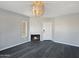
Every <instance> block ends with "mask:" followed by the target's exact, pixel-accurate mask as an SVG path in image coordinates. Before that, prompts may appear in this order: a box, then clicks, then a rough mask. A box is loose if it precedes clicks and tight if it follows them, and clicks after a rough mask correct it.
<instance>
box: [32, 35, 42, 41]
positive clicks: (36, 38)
mask: <svg viewBox="0 0 79 59" xmlns="http://www.w3.org/2000/svg"><path fill="white" fill-rule="evenodd" d="M31 41H40V34H31Z"/></svg>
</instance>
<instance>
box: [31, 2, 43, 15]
mask: <svg viewBox="0 0 79 59" xmlns="http://www.w3.org/2000/svg"><path fill="white" fill-rule="evenodd" d="M32 13H33V15H34V16H42V15H43V14H44V3H43V1H34V2H33V5H32Z"/></svg>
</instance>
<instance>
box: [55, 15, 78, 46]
mask: <svg viewBox="0 0 79 59" xmlns="http://www.w3.org/2000/svg"><path fill="white" fill-rule="evenodd" d="M54 41H56V42H60V43H64V44H69V45H73V46H78V47H79V14H70V15H64V16H60V17H56V18H55V32H54Z"/></svg>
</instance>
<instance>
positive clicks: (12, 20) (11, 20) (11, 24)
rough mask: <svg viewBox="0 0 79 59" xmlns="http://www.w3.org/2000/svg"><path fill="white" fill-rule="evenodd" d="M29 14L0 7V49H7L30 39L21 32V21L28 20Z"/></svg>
mask: <svg viewBox="0 0 79 59" xmlns="http://www.w3.org/2000/svg"><path fill="white" fill-rule="evenodd" d="M28 19H29V18H28V17H27V16H23V15H20V14H17V13H14V12H10V11H6V10H3V9H0V50H3V49H7V48H10V47H13V46H16V45H19V44H22V43H24V42H27V41H28V37H27V38H25V39H23V38H22V37H21V33H20V29H21V27H20V23H21V21H23V20H26V21H28Z"/></svg>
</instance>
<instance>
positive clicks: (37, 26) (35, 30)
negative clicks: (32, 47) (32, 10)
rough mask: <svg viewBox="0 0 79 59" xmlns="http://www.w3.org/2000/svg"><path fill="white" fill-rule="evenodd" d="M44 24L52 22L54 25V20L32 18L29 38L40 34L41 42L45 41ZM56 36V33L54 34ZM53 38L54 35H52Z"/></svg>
mask: <svg viewBox="0 0 79 59" xmlns="http://www.w3.org/2000/svg"><path fill="white" fill-rule="evenodd" d="M43 22H52V23H54V20H53V18H48V17H30V25H29V27H30V31H29V38H31V37H30V35H31V34H40V40H41V41H42V40H43V37H42V36H43V30H42V27H43ZM52 34H54V31H53V32H52ZM52 36H53V35H52Z"/></svg>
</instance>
